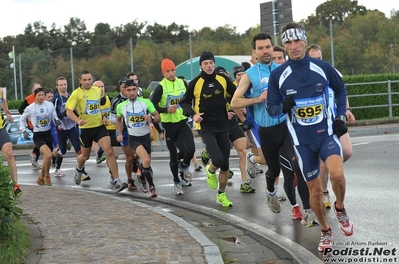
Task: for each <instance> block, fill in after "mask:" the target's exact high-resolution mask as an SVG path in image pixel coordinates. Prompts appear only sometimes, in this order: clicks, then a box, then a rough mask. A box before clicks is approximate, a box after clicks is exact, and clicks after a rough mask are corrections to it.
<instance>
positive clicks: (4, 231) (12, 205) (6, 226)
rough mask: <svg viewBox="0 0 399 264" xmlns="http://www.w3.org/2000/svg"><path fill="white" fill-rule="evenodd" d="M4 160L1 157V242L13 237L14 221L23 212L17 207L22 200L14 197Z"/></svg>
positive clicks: (8, 170) (8, 171) (9, 174)
mask: <svg viewBox="0 0 399 264" xmlns="http://www.w3.org/2000/svg"><path fill="white" fill-rule="evenodd" d="M2 162H3V157H0V243H2V242H4V241H6V240H7V239H9V238H10V237H12V235H11V234H12V231H13V228H14V226H13V223H14V222H15V221H16V220H20V216H19V214H21V213H22V209H21V208H19V207H17V204H19V203H20V201H18V200H17V199H15V197H14V191H13V186H14V183H13V182H12V181H11V180H10V179H11V173H10V169H9V168H8V166H4V165H3V164H2Z"/></svg>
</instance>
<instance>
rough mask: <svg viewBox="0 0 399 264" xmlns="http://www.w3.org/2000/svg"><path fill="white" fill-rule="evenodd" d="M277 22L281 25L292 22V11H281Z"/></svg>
mask: <svg viewBox="0 0 399 264" xmlns="http://www.w3.org/2000/svg"><path fill="white" fill-rule="evenodd" d="M277 21H278V23H279V24H282V23H288V22H291V21H292V9H288V10H284V11H279V12H278V14H277Z"/></svg>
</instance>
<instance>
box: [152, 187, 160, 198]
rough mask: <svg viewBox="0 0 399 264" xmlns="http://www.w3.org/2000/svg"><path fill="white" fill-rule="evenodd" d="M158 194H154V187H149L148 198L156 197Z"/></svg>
mask: <svg viewBox="0 0 399 264" xmlns="http://www.w3.org/2000/svg"><path fill="white" fill-rule="evenodd" d="M157 196H158V194H157V193H156V192H155V186H150V198H155V197H157Z"/></svg>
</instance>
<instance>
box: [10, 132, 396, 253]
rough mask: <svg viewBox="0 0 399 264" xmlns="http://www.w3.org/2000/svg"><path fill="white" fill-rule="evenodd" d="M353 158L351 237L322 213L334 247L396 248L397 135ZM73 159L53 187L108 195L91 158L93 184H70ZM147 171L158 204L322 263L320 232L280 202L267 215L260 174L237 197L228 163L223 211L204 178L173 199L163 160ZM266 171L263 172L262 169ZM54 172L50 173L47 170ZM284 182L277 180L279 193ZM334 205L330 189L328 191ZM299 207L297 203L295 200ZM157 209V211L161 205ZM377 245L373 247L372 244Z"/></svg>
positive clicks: (361, 143)
mask: <svg viewBox="0 0 399 264" xmlns="http://www.w3.org/2000/svg"><path fill="white" fill-rule="evenodd" d="M352 144H353V150H354V151H353V156H352V158H351V159H350V160H349V161H347V162H346V163H345V167H344V169H345V175H346V179H347V194H346V201H345V204H346V208H347V211H348V213H349V216H350V219H351V221H352V222H353V223H354V225H355V233H354V235H353V236H351V237H344V236H343V235H342V234H341V233H340V232H339V230H338V222H337V220H336V218H335V216H334V213H333V212H332V211H331V210H328V211H327V216H328V221H329V223H330V224H331V226H332V229H333V232H334V243H335V247H334V248H337V249H341V248H342V249H344V248H346V247H347V246H348V245H351V246H352V247H353V248H360V247H362V246H363V247H364V246H365V245H367V246H368V247H370V248H373V247H376V246H379V245H380V244H381V246H383V247H384V249H385V248H386V249H389V248H397V246H398V245H399V238H398V234H399V233H398V231H397V228H396V223H397V221H396V219H397V215H398V213H397V212H398V208H399V205H398V201H399V193H398V191H397V190H398V189H399V188H398V187H399V183H398V182H399V181H398V179H397V173H398V171H399V162H398V161H399V151H398V149H399V148H398V145H399V134H387V135H379V136H361V137H353V138H352ZM17 163H18V174H19V181H20V183H21V184H35V181H36V179H37V176H38V171H35V170H33V169H32V168H31V165H30V163H29V162H28V161H27V160H26V161H24V160H19V159H18V161H17ZM75 165H76V162H75V159H74V158H65V159H64V164H63V167H62V168H63V171H64V172H65V173H66V174H67V176H66V177H63V178H55V177H53V176H52V181H53V185H63V186H70V187H74V188H87V189H90V190H112V185H111V184H110V183H109V174H108V169H107V167H106V165H105V163H103V164H100V165H97V164H95V158H94V157H92V158H91V159H90V160H89V161H88V162H87V164H86V171H87V172H88V173H89V175H91V178H92V180H91V181H88V182H82V184H81V185H80V186H77V185H75V183H74V182H73V173H74V166H75ZM152 167H153V170H154V175H155V184H156V187H157V193H158V195H159V199H160V200H161V199H162V201H163V202H166V203H169V204H179V205H181V206H183V207H187V208H191V209H195V210H196V211H197V212H203V213H204V214H208V215H213V216H214V217H218V218H221V219H224V220H226V221H229V222H230V223H234V224H235V225H238V226H241V227H242V228H247V229H248V230H252V231H254V232H259V233H267V234H269V235H273V234H274V233H273V232H275V234H276V236H278V235H281V236H282V237H283V238H286V239H288V240H290V241H292V243H293V244H291V246H293V245H294V246H295V245H297V246H298V248H300V249H301V250H308V251H309V252H311V253H313V254H314V255H316V256H318V257H321V256H320V255H319V252H317V244H318V241H319V239H320V229H319V227H312V228H306V227H304V226H303V225H301V223H300V221H294V220H292V219H291V206H290V204H289V202H288V201H285V202H283V208H282V212H281V213H279V214H274V213H272V212H271V211H270V210H269V209H268V207H267V205H266V193H265V178H264V175H262V174H259V175H258V176H257V177H256V178H255V179H253V181H252V186H253V187H254V188H255V189H256V193H253V194H242V193H240V192H239V188H240V183H241V179H240V176H239V169H238V159H237V158H235V157H233V158H231V168H232V170H233V171H234V172H235V174H236V175H235V176H233V178H232V179H231V180H230V181H229V186H228V188H227V195H228V197H229V199H230V200H231V201H232V202H233V203H234V206H233V207H232V208H222V207H221V206H220V205H219V204H217V203H216V201H215V198H216V191H214V190H211V189H210V188H209V187H208V186H207V184H206V175H205V172H204V170H203V171H202V172H195V173H194V179H193V186H192V187H187V188H184V191H185V193H184V195H182V196H175V194H174V190H173V181H172V176H171V173H170V171H169V166H168V161H167V160H162V159H161V160H154V161H153V163H152ZM261 168H262V169H263V170H265V169H266V168H267V167H266V166H261ZM119 170H120V173H121V175H122V177H121V178H122V179H124V178H125V176H124V175H125V173H124V166H123V162H120V163H119ZM52 171H54V169H52ZM282 184H283V179H282V178H281V180H280V184H279V185H280V189H281V190H283V187H282ZM329 190H330V193H331V195H332V197H331V198H332V200H333V201H334V196H333V192H332V189H331V186H329ZM122 193H123V194H124V195H131V196H132V197H135V198H141V199H144V200H145V199H148V194H144V193H142V192H140V191H136V192H130V191H127V190H125V191H123V192H122ZM298 201H300V199H299V197H298ZM160 206H162V205H161V204H160ZM376 242H378V243H376Z"/></svg>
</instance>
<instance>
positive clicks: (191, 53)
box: [188, 34, 193, 80]
mask: <svg viewBox="0 0 399 264" xmlns="http://www.w3.org/2000/svg"><path fill="white" fill-rule="evenodd" d="M188 40H189V43H190V80H192V79H193V42H192V39H191V34H190V35H189V38H188Z"/></svg>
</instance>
